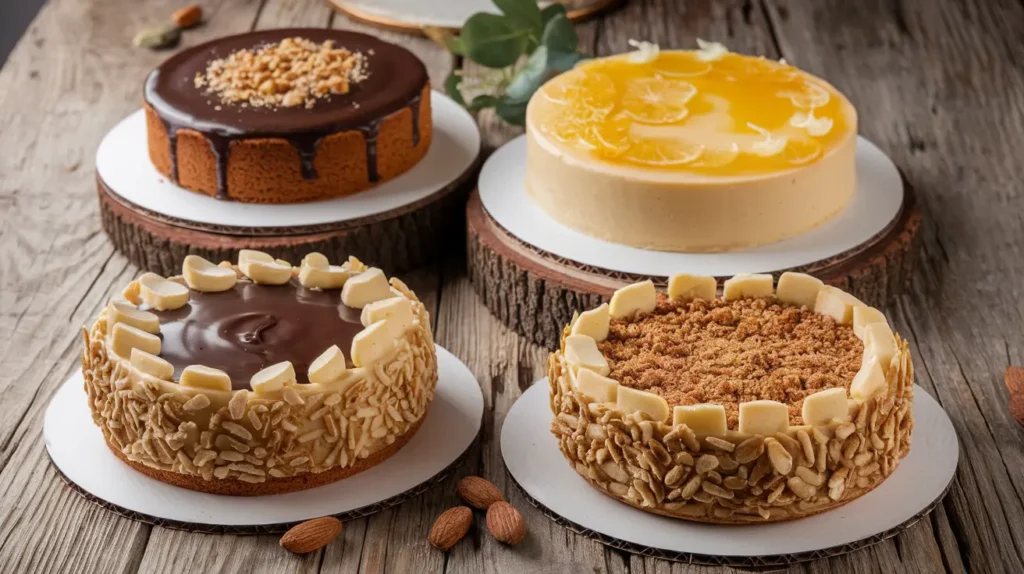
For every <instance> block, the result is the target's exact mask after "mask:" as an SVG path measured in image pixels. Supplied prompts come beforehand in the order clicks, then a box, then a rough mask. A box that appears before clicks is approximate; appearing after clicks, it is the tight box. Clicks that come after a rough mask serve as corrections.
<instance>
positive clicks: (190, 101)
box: [145, 28, 432, 203]
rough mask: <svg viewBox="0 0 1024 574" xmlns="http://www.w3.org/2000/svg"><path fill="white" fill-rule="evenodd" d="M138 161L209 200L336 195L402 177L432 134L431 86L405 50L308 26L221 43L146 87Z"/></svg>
mask: <svg viewBox="0 0 1024 574" xmlns="http://www.w3.org/2000/svg"><path fill="white" fill-rule="evenodd" d="M145 109H146V126H147V137H148V141H149V157H150V159H151V161H152V162H153V165H154V166H155V167H156V169H157V170H158V171H159V172H160V173H162V174H163V175H164V176H166V177H168V178H169V179H170V180H171V181H173V182H175V183H177V184H178V185H180V186H182V187H184V188H186V189H190V190H192V191H197V192H199V193H204V194H206V195H211V196H214V197H217V198H220V199H231V200H235V201H242V202H254V203H289V202H300V201H310V200H317V199H325V198H330V197H341V196H345V195H350V194H353V193H356V192H358V191H362V190H365V189H367V188H370V187H373V186H374V185H376V184H378V183H380V182H382V181H386V180H388V179H391V178H393V177H395V176H397V175H399V174H401V173H404V172H405V171H407V170H408V169H410V168H411V167H412V166H414V165H415V164H416V163H417V162H418V161H419V160H420V159H422V158H423V156H424V155H425V154H426V153H427V149H428V148H429V147H430V142H431V136H432V125H431V115H430V83H429V79H428V77H427V72H426V68H425V67H424V66H423V63H422V62H420V60H419V59H417V58H416V56H414V55H413V54H412V53H411V52H409V51H408V50H406V49H404V48H401V47H399V46H396V45H394V44H389V43H387V42H383V41H381V40H378V39H376V38H374V37H372V36H367V35H365V34H358V33H355V32H345V31H341V30H327V29H315V28H301V29H298V28H297V29H283V30H264V31H258V32H251V33H247V34H240V35H237V36H228V37H225V38H220V39H217V40H213V41H212V42H208V43H206V44H201V45H199V46H195V47H193V48H189V49H187V50H184V51H182V52H180V53H178V54H176V55H175V56H173V57H171V58H170V59H168V60H167V61H166V62H164V63H163V64H161V65H160V66H158V67H157V68H156V69H155V70H153V71H152V72H151V73H150V75H149V77H148V78H147V79H146V84H145Z"/></svg>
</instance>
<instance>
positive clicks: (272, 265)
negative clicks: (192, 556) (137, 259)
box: [82, 250, 437, 495]
mask: <svg viewBox="0 0 1024 574" xmlns="http://www.w3.org/2000/svg"><path fill="white" fill-rule="evenodd" d="M83 332H84V336H85V351H84V353H83V355H82V371H83V373H84V376H85V389H86V392H87V394H88V396H89V408H90V409H91V410H92V416H93V421H94V422H95V423H96V425H97V426H99V428H100V430H101V431H102V432H103V436H104V438H105V439H106V442H107V445H108V446H109V447H110V450H111V451H113V452H114V454H115V455H117V456H118V457H119V458H121V459H122V460H123V461H124V462H126V463H127V464H128V465H130V466H131V467H132V468H134V469H136V470H138V471H140V472H142V473H144V474H146V475H148V476H150V477H153V478H155V479H157V480H161V481H163V482H167V483H170V484H174V485H177V486H180V487H183V488H189V489H192V490H198V491H202V492H209V493H215V494H230V495H263V494H275V493H282V492H290V491H295V490H302V489H306V488H312V487H315V486H320V485H322V484H326V483H329V482H334V481H336V480H340V479H342V478H345V477H347V476H351V475H353V474H356V473H358V472H361V471H363V470H366V469H367V468H370V467H372V466H374V465H376V464H378V463H380V462H381V461H383V460H384V459H386V458H388V457H389V456H391V455H392V454H394V453H395V452H397V451H398V450H399V449H400V448H401V447H402V446H403V445H404V444H405V443H406V442H408V440H409V439H410V438H412V436H413V435H414V434H415V433H416V431H417V430H418V429H419V427H420V424H421V423H422V422H423V418H424V416H425V415H426V412H427V408H428V407H429V405H430V402H431V400H432V399H433V396H434V387H435V385H436V383H437V356H436V354H435V350H434V343H433V340H432V337H431V332H430V319H429V317H428V315H427V311H426V309H425V307H424V306H423V304H422V303H420V301H419V300H418V299H417V298H416V295H415V294H414V293H413V292H412V291H410V290H409V289H408V288H407V287H406V286H405V285H404V284H403V283H402V282H401V281H399V280H397V279H394V278H393V279H391V280H390V282H389V281H388V279H387V278H386V277H385V276H384V274H383V273H382V272H381V271H380V269H375V268H367V267H366V266H365V265H363V264H362V263H360V262H359V261H358V260H356V259H354V258H350V259H349V261H347V262H345V263H344V264H342V265H331V264H330V263H329V262H328V261H327V259H326V257H324V256H323V255H321V254H319V253H312V254H310V255H308V256H306V258H305V259H303V261H302V265H301V267H298V268H293V267H292V265H291V264H289V263H288V262H286V261H281V260H274V259H273V258H272V257H270V256H269V255H267V254H265V253H262V252H259V251H246V250H243V251H241V252H240V254H239V261H238V264H237V265H231V264H230V263H227V262H225V263H221V264H220V265H214V264H213V263H211V262H209V261H206V260H205V259H202V258H200V257H197V256H195V255H190V256H189V257H188V258H186V259H185V263H184V265H183V269H182V275H181V276H178V277H171V278H167V279H165V278H163V277H160V276H159V275H156V274H153V273H146V274H143V275H142V276H141V277H139V279H137V280H135V281H132V282H131V283H130V284H129V285H128V287H127V288H126V289H125V291H124V294H123V297H118V298H116V299H114V300H112V301H111V302H110V304H109V305H108V306H107V308H106V309H105V310H104V312H103V313H102V314H100V316H99V318H97V319H96V321H95V323H93V325H92V327H91V328H90V329H87V330H86V329H83ZM343 349H344V350H343ZM346 351H347V352H348V353H349V356H348V358H347V359H346V357H345V352H346Z"/></svg>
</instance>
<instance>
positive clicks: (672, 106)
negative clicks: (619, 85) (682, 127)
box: [622, 78, 697, 124]
mask: <svg viewBox="0 0 1024 574" xmlns="http://www.w3.org/2000/svg"><path fill="white" fill-rule="evenodd" d="M695 95H697V88H696V87H694V85H693V84H691V83H690V82H687V81H684V80H672V79H665V78H638V79H635V80H633V81H631V82H629V84H627V85H626V93H625V94H623V96H622V111H623V112H625V113H626V114H627V115H629V117H631V118H633V119H635V120H637V121H641V122H644V123H648V124H670V123H673V122H678V121H680V120H682V119H683V118H685V117H686V116H687V114H689V113H690V112H689V110H688V109H687V108H686V103H687V102H689V101H690V99H692V98H693V96H695Z"/></svg>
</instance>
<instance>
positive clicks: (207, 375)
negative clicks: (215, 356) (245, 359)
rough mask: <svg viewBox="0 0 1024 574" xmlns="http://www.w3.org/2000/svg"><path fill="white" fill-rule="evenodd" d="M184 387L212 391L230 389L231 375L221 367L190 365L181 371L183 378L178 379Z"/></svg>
mask: <svg viewBox="0 0 1024 574" xmlns="http://www.w3.org/2000/svg"><path fill="white" fill-rule="evenodd" d="M178 383H179V384H181V386H183V387H191V388H194V389H209V390H211V391H230V390H231V377H229V376H228V374H227V373H225V372H224V371H222V370H220V369H214V368H211V367H204V366H203V365H189V366H187V367H185V370H183V371H182V372H181V380H179V381H178Z"/></svg>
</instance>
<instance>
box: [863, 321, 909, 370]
mask: <svg viewBox="0 0 1024 574" xmlns="http://www.w3.org/2000/svg"><path fill="white" fill-rule="evenodd" d="M899 350H900V349H899V346H898V345H897V344H896V336H895V335H893V334H892V329H890V328H889V324H888V323H868V324H867V325H865V326H864V360H865V361H866V360H867V359H868V358H869V357H877V358H878V364H879V365H881V366H882V372H883V373H886V372H888V371H889V365H890V364H891V363H892V358H893V357H895V356H896V354H897V353H899Z"/></svg>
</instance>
